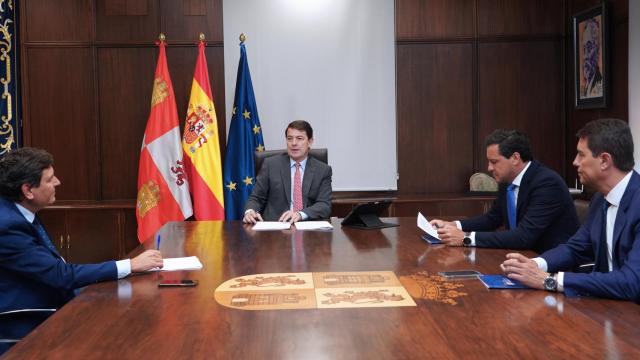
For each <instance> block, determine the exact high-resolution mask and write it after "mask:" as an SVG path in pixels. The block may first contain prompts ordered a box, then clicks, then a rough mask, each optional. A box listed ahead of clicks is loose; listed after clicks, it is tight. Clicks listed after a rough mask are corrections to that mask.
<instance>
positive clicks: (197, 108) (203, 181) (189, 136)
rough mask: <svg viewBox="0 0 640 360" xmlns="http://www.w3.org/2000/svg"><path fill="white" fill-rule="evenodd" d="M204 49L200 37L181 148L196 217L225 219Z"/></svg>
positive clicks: (217, 148) (211, 98)
mask: <svg viewBox="0 0 640 360" xmlns="http://www.w3.org/2000/svg"><path fill="white" fill-rule="evenodd" d="M204 48H205V43H204V40H200V43H199V44H198V60H197V61H196V70H195V73H194V74H193V83H192V84H191V97H190V98H189V108H188V109H187V119H186V121H185V124H184V135H183V137H182V149H183V151H184V154H185V156H184V159H185V170H186V172H187V178H188V179H189V188H190V190H191V195H192V198H193V210H194V215H195V218H196V220H224V197H223V193H222V161H221V160H220V142H219V140H218V119H217V118H216V110H215V107H214V106H213V96H211V85H210V84H209V72H208V71H207V59H206V58H205V55H204Z"/></svg>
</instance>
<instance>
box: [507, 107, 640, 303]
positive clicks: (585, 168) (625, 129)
mask: <svg viewBox="0 0 640 360" xmlns="http://www.w3.org/2000/svg"><path fill="white" fill-rule="evenodd" d="M577 136H578V139H579V140H578V146H577V149H578V154H577V155H576V158H575V160H573V165H574V166H575V167H577V168H578V176H580V182H582V183H583V184H585V185H586V186H590V187H592V188H594V189H595V190H597V191H598V193H596V194H595V195H594V196H593V198H592V199H591V204H590V205H589V216H588V218H587V221H586V222H585V223H584V225H582V227H580V230H578V232H577V233H576V234H575V235H573V236H572V237H571V238H570V239H569V240H568V241H567V243H566V244H562V245H559V246H558V247H556V248H554V249H551V250H549V251H546V252H544V253H543V254H541V255H540V257H537V258H533V259H529V258H527V257H525V256H523V255H522V254H518V253H512V254H507V260H506V261H505V262H504V263H502V269H503V271H504V272H505V273H506V274H507V276H508V277H509V278H511V279H515V280H518V281H520V282H522V283H524V284H525V285H527V286H530V287H532V288H536V289H545V290H548V291H564V293H565V294H566V295H567V296H576V295H588V296H597V297H606V298H613V299H624V300H632V301H635V302H640V176H639V175H638V173H637V172H636V171H634V170H633V166H634V160H633V138H632V136H631V131H630V129H629V126H628V125H627V123H625V122H624V121H622V120H617V119H601V120H596V121H591V122H589V123H588V124H586V125H585V126H584V127H583V128H582V129H581V130H580V131H578V134H577ZM593 262H595V265H594V268H593V272H591V273H588V274H585V273H573V272H563V271H567V270H569V271H570V270H571V269H573V268H575V267H576V266H579V265H582V264H586V263H593Z"/></svg>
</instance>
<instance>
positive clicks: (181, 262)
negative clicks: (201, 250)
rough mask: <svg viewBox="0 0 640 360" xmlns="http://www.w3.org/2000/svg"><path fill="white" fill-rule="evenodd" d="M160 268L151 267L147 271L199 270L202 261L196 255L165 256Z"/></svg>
mask: <svg viewBox="0 0 640 360" xmlns="http://www.w3.org/2000/svg"><path fill="white" fill-rule="evenodd" d="M162 263H163V266H162V267H161V268H153V269H151V270H148V271H178V270H200V269H202V263H201V262H200V259H198V257H197V256H189V257H179V258H165V259H162Z"/></svg>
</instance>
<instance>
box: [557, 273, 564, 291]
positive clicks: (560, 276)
mask: <svg viewBox="0 0 640 360" xmlns="http://www.w3.org/2000/svg"><path fill="white" fill-rule="evenodd" d="M556 281H557V282H558V292H564V271H561V272H559V273H558V277H556Z"/></svg>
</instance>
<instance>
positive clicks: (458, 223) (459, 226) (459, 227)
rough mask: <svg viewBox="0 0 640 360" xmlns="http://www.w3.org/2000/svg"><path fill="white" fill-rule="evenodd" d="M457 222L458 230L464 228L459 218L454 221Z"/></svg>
mask: <svg viewBox="0 0 640 360" xmlns="http://www.w3.org/2000/svg"><path fill="white" fill-rule="evenodd" d="M454 222H455V223H456V227H457V228H458V230H462V223H460V221H459V220H456V221H454Z"/></svg>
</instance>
